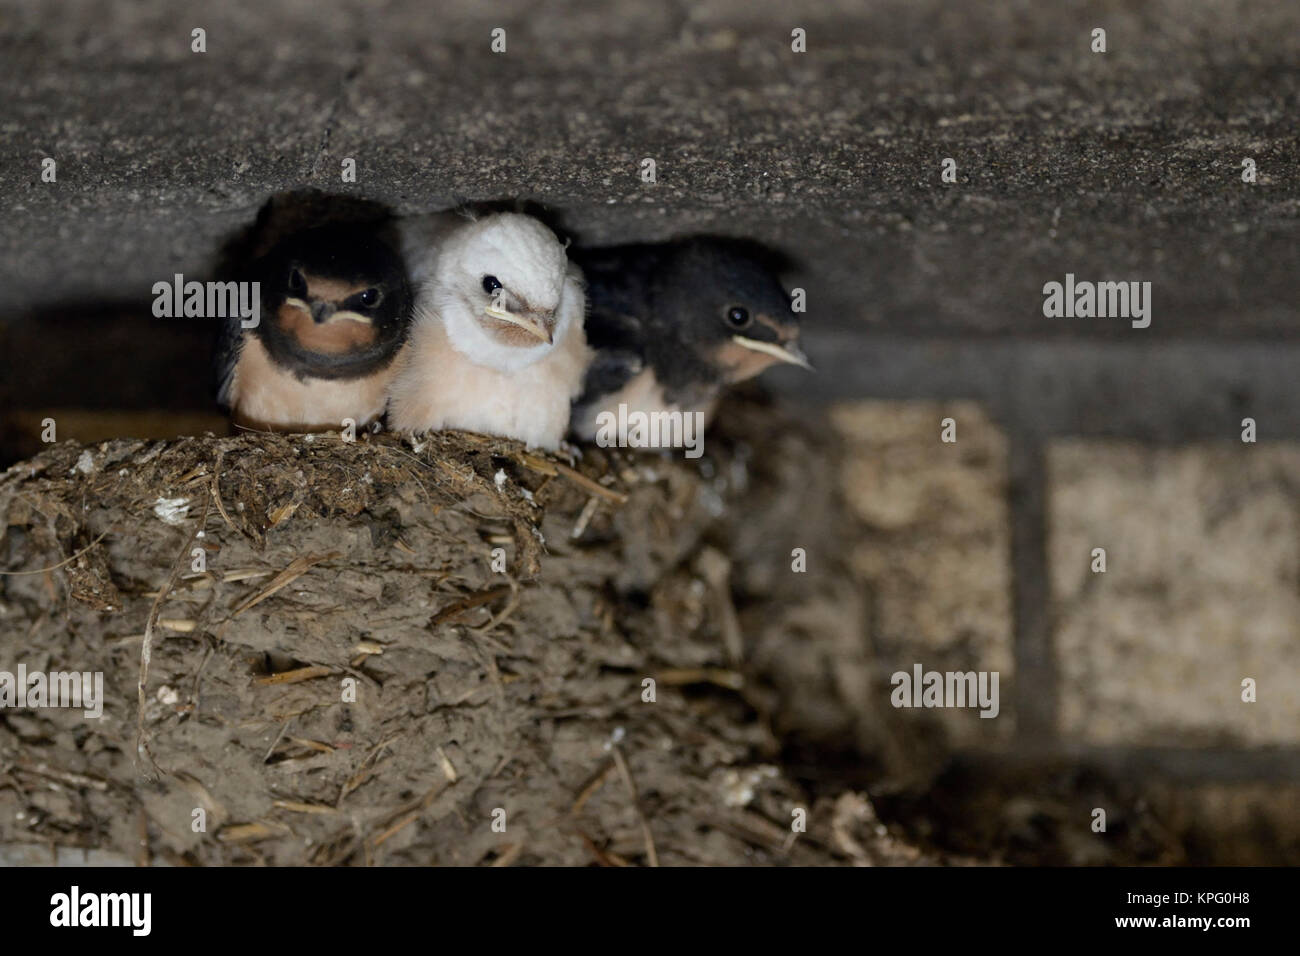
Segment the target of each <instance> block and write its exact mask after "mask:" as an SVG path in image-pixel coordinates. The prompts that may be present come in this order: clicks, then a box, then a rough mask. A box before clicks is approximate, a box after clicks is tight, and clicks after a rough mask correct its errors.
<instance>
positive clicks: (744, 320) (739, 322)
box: [727, 305, 749, 329]
mask: <svg viewBox="0 0 1300 956" xmlns="http://www.w3.org/2000/svg"><path fill="white" fill-rule="evenodd" d="M727 322H728V323H730V324H731V325H732V326H733V327H734V328H737V329H743V328H744V327H745V326H747V325H749V310H748V309H746V308H744V307H742V306H739V305H733V306H732V307H731V308H729V309H728V310H727Z"/></svg>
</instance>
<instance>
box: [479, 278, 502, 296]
mask: <svg viewBox="0 0 1300 956" xmlns="http://www.w3.org/2000/svg"><path fill="white" fill-rule="evenodd" d="M499 288H501V282H500V280H498V279H497V277H496V276H484V277H483V291H484V292H486V293H487V294H488V295H491V294H492V293H493V292H495V291H496V290H497V289H499Z"/></svg>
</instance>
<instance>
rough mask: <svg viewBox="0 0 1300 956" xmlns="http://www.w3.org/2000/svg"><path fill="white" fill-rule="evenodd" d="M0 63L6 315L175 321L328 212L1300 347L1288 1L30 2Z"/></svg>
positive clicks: (960, 303) (968, 311)
mask: <svg viewBox="0 0 1300 956" xmlns="http://www.w3.org/2000/svg"><path fill="white" fill-rule="evenodd" d="M1096 26H1102V27H1104V28H1106V29H1107V31H1108V52H1107V53H1105V54H1094V53H1092V52H1090V50H1089V43H1090V31H1091V30H1092V28H1094V27H1096ZM196 27H202V28H204V29H205V30H206V31H207V52H206V53H203V54H197V53H192V52H191V51H190V32H191V30H192V29H194V28H196ZM495 27H502V28H504V29H505V30H506V35H507V50H506V52H505V53H503V54H493V53H491V52H490V51H489V43H490V40H491V36H490V31H491V30H492V29H493V28H495ZM795 27H801V28H803V29H805V30H806V31H807V37H808V52H807V53H804V54H795V53H792V52H791V49H790V31H791V30H792V29H793V28H795ZM0 60H2V61H3V63H4V64H5V68H4V70H3V76H2V78H0V102H3V104H4V106H3V112H2V113H0V191H2V193H3V195H4V197H5V202H6V212H7V214H6V216H5V217H4V220H3V222H0V252H2V253H3V254H2V255H0V287H2V288H4V289H5V292H6V298H5V310H6V312H7V313H8V315H9V316H12V315H15V314H17V313H19V312H22V311H25V310H27V309H29V308H32V307H35V306H39V305H45V304H49V303H51V302H60V301H63V302H66V301H74V302H75V301H86V300H102V299H109V300H114V301H116V300H120V299H127V300H134V301H147V298H148V294H147V290H148V288H149V286H150V285H151V284H152V283H153V282H155V281H157V280H158V279H159V278H164V277H167V276H169V275H170V274H171V273H173V272H174V271H182V272H185V273H200V272H202V271H203V270H204V268H205V267H206V266H207V264H208V263H209V259H210V255H211V253H212V251H213V249H214V248H215V245H216V243H217V242H218V240H219V239H220V238H221V237H222V236H223V234H225V233H227V232H228V231H230V230H232V229H234V228H235V227H237V226H239V225H241V224H242V223H243V222H245V221H247V220H248V219H249V218H251V216H252V215H253V213H254V212H255V210H256V208H257V206H258V204H259V203H260V202H262V200H264V199H265V198H266V196H267V195H269V194H270V193H272V192H275V191H277V190H280V189H285V188H290V187H295V186H304V185H311V186H317V187H321V188H325V189H334V190H339V191H341V192H344V193H348V194H361V195H365V196H369V197H372V198H375V199H379V200H383V201H386V202H390V203H392V204H394V205H395V206H396V207H398V208H399V209H400V210H413V209H428V208H432V207H439V206H443V205H446V204H448V203H451V202H453V201H455V200H457V199H459V198H495V197H502V196H525V197H528V198H532V199H536V200H539V201H541V202H543V203H546V204H549V205H551V206H553V207H554V208H556V209H557V210H558V211H559V212H560V213H562V216H563V220H564V222H565V224H566V225H568V226H569V227H570V228H572V229H573V230H575V231H576V232H577V234H578V235H579V237H580V238H582V239H584V240H588V241H609V240H622V239H630V238H658V237H663V236H667V235H672V234H677V233H681V232H685V231H690V230H698V229H709V230H717V231H723V232H737V233H744V234H752V235H755V236H758V237H761V238H766V239H769V240H773V241H776V242H778V243H780V244H782V245H784V246H785V247H786V248H787V249H788V250H789V251H791V252H794V253H797V254H798V255H799V257H800V259H801V260H802V263H803V267H804V268H803V270H802V273H801V275H800V281H802V282H803V283H804V284H805V285H806V286H807V288H808V289H809V292H810V303H811V307H810V317H811V319H812V320H814V322H815V325H816V327H818V328H823V329H829V328H836V327H847V328H854V329H868V330H872V331H890V332H904V333H916V332H927V331H928V332H933V331H947V332H959V333H978V334H987V333H992V332H1008V331H1010V332H1018V333H1027V334H1032V335H1052V336H1057V335H1060V336H1121V335H1122V336H1125V337H1127V336H1131V335H1134V334H1137V333H1135V332H1132V331H1130V330H1128V329H1127V328H1126V327H1125V325H1124V323H1122V322H1118V323H1117V322H1115V321H1114V320H1099V319H1092V320H1088V319H1076V320H1064V319H1062V320H1055V321H1052V322H1049V321H1048V320H1045V319H1044V318H1043V317H1042V314H1041V303H1042V296H1041V291H1040V290H1041V287H1042V284H1043V283H1044V282H1046V281H1049V280H1051V279H1061V278H1063V276H1064V274H1065V273H1066V272H1067V271H1069V272H1073V273H1075V274H1077V275H1078V276H1079V277H1080V278H1094V279H1138V280H1149V281H1151V282H1152V283H1153V285H1154V302H1155V310H1156V311H1155V316H1154V321H1153V324H1152V327H1151V328H1150V329H1149V330H1146V332H1144V333H1141V334H1143V335H1145V336H1147V337H1149V338H1154V337H1166V336H1168V337H1179V336H1185V335H1191V334H1198V333H1206V332H1210V333H1215V334H1223V335H1229V336H1261V335H1262V336H1277V335H1282V334H1288V333H1294V332H1295V331H1296V330H1297V328H1298V325H1300V320H1297V316H1296V313H1295V308H1294V302H1295V289H1296V279H1295V277H1296V274H1297V272H1298V271H1300V242H1297V241H1296V240H1297V233H1298V232H1300V226H1298V225H1297V212H1300V192H1298V191H1297V181H1298V180H1297V172H1298V170H1300V150H1297V144H1298V142H1300V140H1298V138H1297V131H1296V127H1295V122H1294V116H1295V103H1296V94H1297V92H1298V91H1300V72H1298V71H1297V70H1296V63H1297V62H1298V61H1300V8H1298V7H1297V6H1296V5H1294V4H1289V3H1247V2H1227V3H1221V2H1212V0H1194V2H1179V0H1156V2H1145V3H1139V4H1129V3H1118V2H1115V3H1100V4H1098V3H1082V2H1067V3H1051V4H1043V3H1031V2H1026V0H1021V2H1013V3H992V2H989V3H963V4H950V3H942V2H938V0H929V2H922V3H913V2H904V0H888V2H881V3H865V2H864V3H851V2H837V3H830V4H818V5H813V6H809V7H806V8H799V7H792V6H790V5H787V4H775V3H751V2H746V0H707V2H689V3H688V2H680V3H654V2H625V3H619V4H617V5H613V6H611V5H608V4H604V3H598V2H590V0H580V2H573V3H547V4H543V5H541V6H538V5H535V4H530V3H524V2H503V3H476V2H469V0H456V2H450V3H438V4H428V3H424V2H420V0H394V2H380V3H371V2H364V3H363V2H359V0H351V2H343V3H335V4H325V3H316V2H309V0H275V2H257V3H224V4H211V5H189V4H172V3H162V2H151V3H133V4H113V5H101V4H96V3H89V2H77V0H53V2H43V3H40V4H28V3H22V2H18V0H6V2H5V3H4V4H3V6H0ZM47 156H49V157H53V158H55V159H56V160H57V162H58V181H57V183H55V184H47V183H42V182H40V178H39V173H40V161H41V159H42V158H43V157H47ZM1247 156H1249V157H1253V158H1254V159H1255V160H1256V162H1257V163H1258V169H1259V181H1258V182H1257V183H1256V184H1255V185H1253V186H1248V185H1245V184H1243V183H1242V182H1241V179H1240V162H1241V159H1242V158H1243V157H1247ZM345 157H352V158H355V159H356V160H357V167H358V180H357V182H356V183H355V184H343V183H342V182H341V181H340V163H341V161H342V159H343V158H345ZM645 157H650V158H654V159H655V160H656V162H657V164H658V182H657V183H656V184H655V185H652V186H651V185H645V184H643V183H641V181H640V179H639V177H638V170H639V162H640V160H641V159H643V158H645ZM944 157H953V158H954V159H956V161H957V164H958V170H959V181H958V182H957V183H956V184H951V185H944V184H942V183H941V182H940V178H939V174H940V162H941V160H942V159H943V158H944ZM815 342H816V340H815V339H814V349H815Z"/></svg>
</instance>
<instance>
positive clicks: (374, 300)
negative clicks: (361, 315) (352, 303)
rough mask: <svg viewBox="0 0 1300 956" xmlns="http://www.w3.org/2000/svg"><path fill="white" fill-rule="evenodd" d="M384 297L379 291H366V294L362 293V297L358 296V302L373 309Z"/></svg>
mask: <svg viewBox="0 0 1300 956" xmlns="http://www.w3.org/2000/svg"><path fill="white" fill-rule="evenodd" d="M383 297H384V294H383V293H382V292H380V291H379V290H378V289H366V290H365V291H364V292H362V293H361V294H360V295H358V296H357V301H358V302H360V303H361V304H362V305H363V306H365V307H366V308H367V309H373V308H374V307H375V306H377V305H378V304H379V301H380V299H382V298H383Z"/></svg>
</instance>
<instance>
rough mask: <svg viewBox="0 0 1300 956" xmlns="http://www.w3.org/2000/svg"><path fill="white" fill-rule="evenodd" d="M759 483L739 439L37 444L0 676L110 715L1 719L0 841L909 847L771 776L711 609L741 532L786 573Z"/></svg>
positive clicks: (658, 849) (10, 534)
mask: <svg viewBox="0 0 1300 956" xmlns="http://www.w3.org/2000/svg"><path fill="white" fill-rule="evenodd" d="M773 467H775V468H777V469H779V468H781V467H782V466H781V465H780V460H779V457H778V459H777V463H776V464H775V465H774V466H773ZM805 477H806V476H805ZM756 480H759V476H755V475H754V474H753V473H752V468H751V464H750V461H749V453H748V452H747V450H746V446H745V444H744V442H722V443H721V444H715V446H714V448H713V449H711V451H710V454H709V455H708V456H706V457H705V458H703V459H700V460H698V461H688V460H685V459H683V458H682V457H680V456H677V457H671V456H666V455H665V456H650V455H633V454H630V453H623V452H614V451H612V450H611V451H606V450H601V449H585V450H584V451H583V454H582V457H581V459H580V460H577V461H570V460H564V459H560V458H555V457H545V456H539V455H534V454H530V453H528V452H526V451H525V449H523V448H522V447H521V446H520V445H518V444H517V443H513V442H505V441H496V440H490V439H486V438H483V437H480V436H474V435H467V434H461V433H448V434H440V435H435V436H432V437H430V438H429V439H428V440H425V441H414V442H413V441H411V440H409V439H408V440H403V439H400V438H398V437H396V436H390V435H377V436H368V435H363V436H360V437H358V439H357V440H356V441H355V442H352V443H348V442H344V441H342V440H341V439H340V438H339V436H337V435H316V436H273V435H264V434H244V435H241V436H237V437H230V438H215V437H212V436H208V437H204V438H187V439H178V440H174V441H166V442H142V441H129V440H123V441H113V442H108V443H105V444H101V445H97V446H90V447H86V446H79V445H76V444H74V443H64V444H60V445H58V446H55V447H52V448H51V449H50V450H48V451H47V452H45V453H44V454H42V455H40V456H38V457H37V458H34V459H32V460H30V461H27V462H23V463H21V464H19V465H17V466H15V467H14V468H12V469H10V470H9V471H8V472H7V473H6V474H5V475H4V476H3V478H2V479H0V515H3V518H4V526H3V541H0V568H3V569H5V570H6V573H5V574H4V575H0V635H2V636H0V650H2V651H3V663H0V669H7V670H10V671H13V670H15V668H16V665H17V664H18V663H23V664H25V665H26V667H27V669H28V671H29V672H32V671H46V672H48V671H79V672H102V673H103V675H104V677H103V680H104V694H103V696H104V704H103V715H102V717H100V718H98V719H95V718H87V717H85V716H84V715H83V713H82V711H81V710H73V709H55V708H43V709H29V710H14V709H9V710H3V711H0V844H7V845H10V846H12V845H14V844H28V845H31V844H36V845H42V846H45V847H48V848H50V849H51V850H54V849H57V848H65V847H78V848H86V849H95V850H98V851H108V852H111V853H113V854H116V855H119V856H121V857H123V858H124V859H126V860H131V861H134V862H138V863H148V862H165V863H172V864H179V865H185V864H248V863H269V864H314V865H330V864H430V863H434V864H481V863H496V864H502V865H504V864H508V863H512V862H513V863H519V864H578V865H584V864H599V865H628V864H630V865H646V864H653V863H659V864H736V863H783V862H789V863H799V864H833V863H859V864H862V863H913V862H928V861H929V858H928V857H926V856H925V855H923V854H921V853H919V852H918V851H917V850H915V849H913V848H912V847H911V846H909V845H907V844H906V843H905V842H904V841H901V840H899V839H897V838H896V837H895V836H894V835H892V834H891V833H890V832H889V831H887V830H886V828H885V827H883V826H882V825H881V824H880V822H879V821H878V820H877V819H876V816H875V813H874V810H873V808H872V806H871V803H870V801H869V800H868V799H867V798H866V797H865V795H863V794H861V793H858V792H855V791H853V790H849V789H844V790H841V792H839V793H828V792H820V793H818V794H816V795H813V794H810V793H809V792H807V791H806V790H805V789H803V788H802V787H801V785H800V784H799V783H797V782H795V781H794V780H792V779H791V778H790V777H789V776H788V775H787V773H786V772H785V771H784V770H783V769H782V768H781V766H780V759H779V758H780V754H781V750H782V743H781V740H780V739H779V736H778V734H779V732H780V729H781V728H780V725H781V718H780V714H779V711H780V709H781V708H782V706H783V692H782V691H781V690H780V689H779V688H777V687H774V686H773V685H772V684H771V683H770V682H767V681H764V680H762V679H761V678H760V677H758V676H757V675H756V674H755V673H754V672H753V670H752V666H751V663H747V662H752V660H753V659H754V655H753V654H751V651H752V649H753V648H752V647H751V646H750V643H749V642H747V640H746V638H744V637H743V636H742V635H743V633H744V631H745V626H744V625H743V621H742V618H743V615H741V614H739V613H738V612H737V610H736V607H735V606H734V604H733V601H732V591H733V588H734V587H735V586H736V580H735V579H736V575H735V573H733V569H734V561H735V555H734V550H735V549H736V548H737V547H751V548H752V547H754V546H755V545H754V542H755V540H762V536H763V535H766V536H767V538H766V540H768V541H769V543H770V548H767V547H765V548H764V549H763V550H764V551H765V554H764V555H759V556H757V557H755V556H752V555H751V560H749V561H748V563H747V565H746V572H745V573H746V575H747V576H748V577H749V578H750V579H752V581H751V583H752V582H753V581H756V582H757V584H756V585H755V586H759V587H769V586H770V585H765V584H763V580H764V574H765V573H766V574H767V576H768V577H769V578H770V577H772V576H773V575H774V574H775V573H776V572H775V571H774V570H772V569H775V568H779V567H781V566H782V565H788V563H789V557H788V556H789V553H790V552H789V549H788V547H787V546H786V544H787V543H786V542H783V541H782V540H780V538H781V534H780V532H779V530H771V529H768V530H767V531H764V530H762V529H760V528H758V527H757V526H756V525H755V523H754V519H753V516H752V515H750V514H748V512H746V510H745V509H746V498H747V496H752V495H753V494H754V493H755V481H756ZM771 518H772V520H774V521H777V522H781V521H784V522H785V526H787V527H788V526H790V525H792V524H798V523H799V521H800V520H801V519H800V514H799V512H798V510H797V509H796V510H789V509H787V511H786V512H785V513H784V515H782V514H773V515H771ZM737 522H738V524H737ZM736 527H740V528H741V529H742V532H736V531H735V528H736ZM729 529H730V530H729ZM744 529H747V530H744ZM755 535H759V536H760V537H759V538H755ZM769 550H770V552H771V553H770V554H767V553H766V552H767V551H769ZM764 568H767V569H768V570H767V571H766V572H765V571H764ZM15 571H17V572H21V573H14V572H15ZM770 589H772V590H774V591H779V588H774V587H770ZM751 613H752V612H751ZM764 618H765V620H764V622H763V627H766V628H767V629H768V630H769V631H770V630H771V629H772V628H773V627H778V626H783V625H782V621H781V618H780V617H779V615H778V616H773V615H772V614H771V613H768V612H764ZM759 630H760V631H761V630H762V628H761V627H760V628H759ZM759 640H760V642H761V641H762V640H763V639H762V638H761V637H760V638H759ZM762 656H763V655H761V654H760V655H759V657H760V658H761V657H762ZM768 656H770V655H768ZM810 689H811V690H812V691H813V692H816V688H810ZM801 818H802V819H806V832H796V831H795V829H794V828H792V824H795V823H796V822H797V821H799V820H800V819H801Z"/></svg>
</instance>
